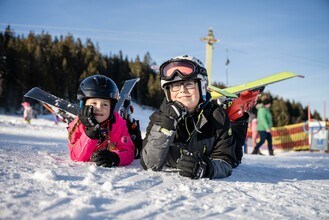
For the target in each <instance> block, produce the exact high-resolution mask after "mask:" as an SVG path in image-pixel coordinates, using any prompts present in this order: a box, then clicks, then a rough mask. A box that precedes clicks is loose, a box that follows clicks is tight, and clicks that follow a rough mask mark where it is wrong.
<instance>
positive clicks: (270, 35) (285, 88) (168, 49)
mask: <svg viewBox="0 0 329 220" xmlns="http://www.w3.org/2000/svg"><path fill="white" fill-rule="evenodd" d="M8 24H10V25H11V27H12V29H14V31H15V32H16V34H24V35H25V36H27V34H28V33H29V31H33V32H35V33H37V34H38V33H41V31H42V30H44V31H45V32H48V33H50V34H51V35H53V36H55V35H66V34H68V33H71V34H72V35H73V36H74V37H75V38H78V37H79V38H81V39H82V41H83V42H85V39H86V38H91V39H92V41H93V42H95V43H98V46H99V49H100V51H101V52H102V53H103V54H118V53H119V51H120V50H121V51H122V52H123V54H124V55H126V56H128V58H129V59H134V58H135V57H136V56H137V55H139V56H140V57H141V58H142V57H143V56H144V55H145V54H146V52H149V53H150V54H151V57H152V58H153V60H154V61H155V62H157V64H161V63H162V62H163V61H165V60H166V59H168V58H170V57H173V56H177V55H183V54H189V55H193V56H196V57H198V58H199V59H201V60H202V61H203V62H205V48H206V47H205V43H203V42H201V41H200V38H201V37H204V36H206V35H207V33H208V30H209V28H210V27H211V28H212V29H213V31H214V35H215V37H216V38H217V39H219V42H218V43H216V44H215V45H214V52H213V67H212V69H213V73H212V75H213V81H217V82H218V81H221V82H223V83H227V82H228V85H229V86H233V85H238V84H241V83H245V82H248V81H252V80H256V79H259V78H262V77H265V76H268V75H272V74H275V73H279V72H282V71H290V72H294V73H297V74H301V75H304V76H305V78H304V79H301V78H293V79H290V80H286V81H283V82H279V83H276V84H272V85H269V86H267V87H266V90H265V91H270V92H271V93H272V94H273V95H277V96H280V97H282V98H284V99H289V100H291V101H292V100H294V101H296V102H301V103H302V104H303V105H304V106H306V105H307V104H308V103H310V104H311V109H312V111H313V110H315V109H316V110H317V111H318V112H319V113H320V114H321V116H322V117H323V115H324V101H326V103H327V106H328V107H327V111H326V116H327V117H329V111H328V109H329V98H328V94H329V86H328V83H329V1H328V0H276V1H269V0H249V1H244V0H231V1H223V0H203V1H201V0H199V1H196V0H166V1H162V0H143V1H142V0H120V1H117V0H107V1H106V0H95V1H87V0H80V1H78V0H71V1H65V0H56V1H53V0H29V1H24V0H0V28H1V30H2V31H3V30H4V29H5V27H6V26H7V25H8ZM227 56H228V57H229V60H230V64H229V65H228V69H227V72H228V75H227V76H228V77H226V69H225V62H226V59H227Z"/></svg>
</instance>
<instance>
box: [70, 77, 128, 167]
mask: <svg viewBox="0 0 329 220" xmlns="http://www.w3.org/2000/svg"><path fill="white" fill-rule="evenodd" d="M118 96H119V90H118V87H117V85H116V84H115V83H114V82H113V81H112V80H111V79H110V78H108V77H106V76H103V75H93V76H89V77H87V78H86V79H84V80H83V81H82V82H81V83H80V86H79V89H78V94H77V98H78V101H79V102H80V107H81V109H80V111H79V114H78V116H77V117H76V118H75V120H74V121H72V122H71V123H70V124H69V128H68V132H69V144H68V146H69V150H70V156H71V159H72V160H74V161H92V162H95V163H96V165H97V166H103V167H112V166H125V165H129V164H130V163H131V162H132V161H133V160H134V144H133V142H132V140H131V138H130V135H129V133H128V129H127V126H126V121H125V120H124V119H122V118H121V116H120V115H119V114H118V113H117V112H115V111H114V108H115V105H116V103H117V101H118Z"/></svg>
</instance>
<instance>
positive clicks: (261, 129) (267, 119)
mask: <svg viewBox="0 0 329 220" xmlns="http://www.w3.org/2000/svg"><path fill="white" fill-rule="evenodd" d="M261 102H262V103H261V105H259V106H258V111H257V122H258V124H257V130H258V134H259V137H260V140H259V142H258V143H257V145H256V147H255V148H254V150H253V152H252V154H260V155H262V153H261V152H260V150H259V149H260V147H261V146H262V145H263V144H264V142H265V140H266V141H267V147H268V152H269V155H271V156H273V155H274V153H273V147H272V134H271V129H272V126H273V122H272V114H271V111H270V107H271V104H272V102H271V99H270V98H269V97H268V96H267V95H264V96H262V98H261Z"/></svg>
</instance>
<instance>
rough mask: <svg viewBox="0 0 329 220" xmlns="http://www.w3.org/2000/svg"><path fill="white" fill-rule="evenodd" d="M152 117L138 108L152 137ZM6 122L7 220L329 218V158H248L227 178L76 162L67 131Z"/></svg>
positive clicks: (2, 132)
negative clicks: (196, 178) (69, 153)
mask: <svg viewBox="0 0 329 220" xmlns="http://www.w3.org/2000/svg"><path fill="white" fill-rule="evenodd" d="M150 113H151V111H150V110H142V109H140V108H136V112H135V113H134V117H135V118H137V119H139V120H140V121H141V127H142V130H143V131H145V128H146V125H147V123H148V116H149V115H150ZM52 119H53V118H52V116H51V115H50V116H49V117H43V118H40V119H34V120H32V122H31V124H26V123H24V121H23V119H22V117H21V116H6V115H0V164H1V168H0V219H159V220H164V219H189V220H190V219H329V206H328V201H329V154H326V153H320V152H317V153H315V152H314V153H311V152H281V153H277V154H276V156H274V157H269V156H258V155H257V156H256V155H245V156H244V158H243V163H242V164H241V165H240V166H239V167H238V168H236V169H235V170H234V172H233V174H232V176H230V177H228V178H226V179H215V180H209V179H201V180H191V179H188V178H184V177H181V176H179V175H178V174H177V173H175V172H169V171H168V170H167V171H166V172H152V171H144V170H143V169H142V168H141V166H140V164H139V160H135V161H134V162H133V163H132V164H131V165H129V166H127V167H119V168H101V167H97V166H95V165H94V164H93V163H76V162H72V161H70V158H69V155H68V150H67V132H66V125H65V124H63V123H60V124H59V125H54V122H53V120H52Z"/></svg>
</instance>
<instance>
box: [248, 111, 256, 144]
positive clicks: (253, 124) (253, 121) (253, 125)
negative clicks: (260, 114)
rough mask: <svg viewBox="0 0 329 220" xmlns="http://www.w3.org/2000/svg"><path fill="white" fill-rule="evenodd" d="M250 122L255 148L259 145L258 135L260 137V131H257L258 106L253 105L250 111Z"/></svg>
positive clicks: (252, 142)
mask: <svg viewBox="0 0 329 220" xmlns="http://www.w3.org/2000/svg"><path fill="white" fill-rule="evenodd" d="M249 116H250V117H249V123H248V127H249V129H250V131H251V146H252V147H253V148H255V147H256V145H257V142H256V140H257V137H258V131H257V124H258V121H257V108H256V107H253V108H252V109H251V111H250V113H249Z"/></svg>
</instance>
